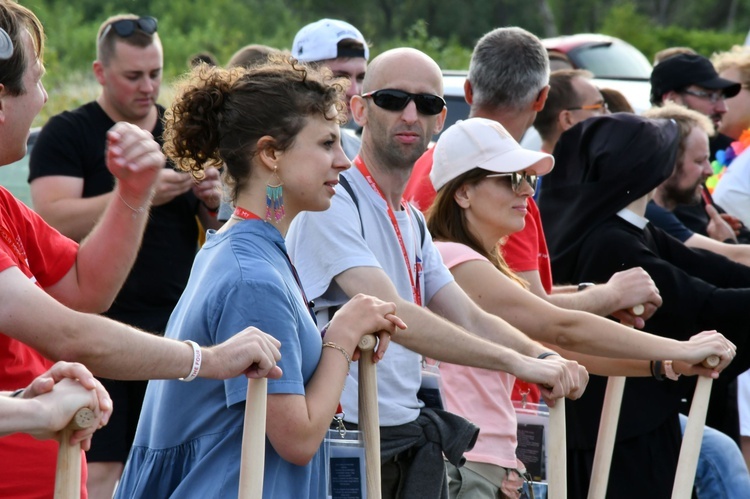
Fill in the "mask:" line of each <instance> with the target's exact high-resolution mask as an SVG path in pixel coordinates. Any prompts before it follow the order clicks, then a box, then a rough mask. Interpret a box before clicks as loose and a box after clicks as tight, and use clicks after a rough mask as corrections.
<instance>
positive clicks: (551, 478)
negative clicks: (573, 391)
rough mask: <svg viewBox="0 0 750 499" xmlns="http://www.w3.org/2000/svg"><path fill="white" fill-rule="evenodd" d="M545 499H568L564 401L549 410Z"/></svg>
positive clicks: (558, 400)
mask: <svg viewBox="0 0 750 499" xmlns="http://www.w3.org/2000/svg"><path fill="white" fill-rule="evenodd" d="M547 456H548V457H547V463H548V470H549V471H548V473H547V489H548V491H547V497H548V498H549V499H566V498H567V497H568V475H567V449H566V445H565V399H564V398H560V399H557V400H556V401H555V406H554V407H550V408H549V446H548V448H547Z"/></svg>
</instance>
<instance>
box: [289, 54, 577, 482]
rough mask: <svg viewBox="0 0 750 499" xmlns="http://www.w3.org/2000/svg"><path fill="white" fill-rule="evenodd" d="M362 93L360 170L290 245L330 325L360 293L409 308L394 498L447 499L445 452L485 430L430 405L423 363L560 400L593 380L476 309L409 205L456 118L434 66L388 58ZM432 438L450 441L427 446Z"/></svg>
mask: <svg viewBox="0 0 750 499" xmlns="http://www.w3.org/2000/svg"><path fill="white" fill-rule="evenodd" d="M363 91H364V93H363V94H362V95H361V96H355V97H353V98H352V101H351V108H352V114H353V116H354V119H355V120H356V121H357V123H358V124H360V125H361V126H362V127H363V131H362V148H361V150H360V154H359V156H357V158H355V160H354V165H355V166H354V167H353V168H351V169H350V170H349V171H347V172H344V173H342V174H341V175H340V176H339V181H340V184H341V185H338V186H337V188H336V196H334V198H333V202H332V206H331V208H330V209H328V210H327V211H325V212H320V213H310V212H306V213H302V214H301V215H300V216H299V217H298V218H297V219H295V221H294V223H293V224H292V226H291V228H290V230H289V233H288V234H287V248H288V250H289V254H290V257H291V258H292V261H293V262H294V264H295V266H296V267H297V270H298V272H299V275H300V278H301V280H302V283H303V286H304V288H305V290H306V292H307V293H308V296H311V297H314V301H315V305H316V312H317V313H318V323H319V324H325V323H326V322H327V321H328V320H329V318H330V316H331V315H332V313H333V311H334V310H335V309H336V308H338V307H339V306H341V305H342V304H343V303H345V302H346V301H348V300H349V298H351V297H352V296H354V295H356V294H357V293H369V294H372V295H374V296H378V297H379V298H381V299H388V300H391V301H394V302H396V303H398V307H399V311H400V313H402V314H403V315H404V316H405V318H404V320H405V322H407V324H409V329H408V330H407V331H406V332H404V334H402V335H400V336H399V337H394V338H393V342H394V343H392V344H391V347H390V348H389V351H388V355H386V356H385V357H384V358H383V359H382V360H381V361H380V362H379V363H378V398H379V401H378V402H379V410H380V424H381V434H380V435H381V458H382V478H383V497H447V495H441V494H447V488H446V481H445V466H444V464H443V457H442V456H443V454H444V455H445V457H446V459H448V460H449V461H451V462H454V464H455V463H457V462H458V461H459V460H460V459H461V457H462V454H463V452H464V451H465V450H466V449H467V448H470V447H471V446H472V445H473V440H474V439H475V437H476V431H477V429H476V427H475V426H473V425H472V424H470V423H468V422H467V421H466V420H464V419H463V418H460V417H458V416H455V415H452V414H449V413H447V412H445V411H439V410H435V409H434V408H426V407H424V404H423V403H422V402H421V401H420V400H419V399H418V396H417V394H418V391H419V389H420V383H421V367H420V360H421V358H422V356H425V357H429V358H433V359H437V360H441V361H446V362H451V363H454V364H463V365H470V366H474V367H481V368H485V369H492V370H502V371H506V372H509V373H512V374H514V375H516V376H518V377H520V378H522V379H525V380H528V381H530V382H532V383H539V384H540V385H542V386H543V387H544V388H542V391H543V393H544V395H545V396H546V397H547V398H548V399H549V400H550V401H551V402H552V401H554V400H555V399H557V398H559V397H563V396H569V397H572V398H577V397H579V396H580V395H581V394H582V392H583V390H584V388H585V386H586V383H587V381H588V374H587V373H586V371H585V369H583V368H582V367H580V366H579V365H578V364H577V363H575V362H571V361H567V360H565V359H563V358H561V357H560V356H558V355H550V353H549V352H548V351H547V349H546V348H545V347H543V346H542V345H541V344H539V343H537V342H534V341H532V340H530V339H529V338H528V337H526V336H525V335H524V334H523V333H521V332H520V331H518V330H517V329H515V328H513V327H512V326H510V325H509V324H508V323H507V322H505V321H503V320H502V319H500V318H498V317H496V316H492V315H490V314H487V313H486V312H484V311H482V310H481V309H480V308H479V307H478V306H477V305H475V304H474V302H473V301H472V300H471V299H470V298H469V297H468V296H467V295H466V294H465V293H464V292H463V291H462V290H461V288H460V287H459V286H458V285H457V284H456V283H455V282H454V280H453V277H452V276H451V274H450V271H449V270H448V269H447V268H446V267H445V266H444V265H443V263H442V259H441V258H440V255H439V254H438V252H437V249H436V248H435V246H434V244H433V242H432V238H431V237H430V235H429V233H427V231H426V229H425V226H424V218H423V215H422V214H421V213H419V212H418V211H417V210H416V209H415V208H413V207H412V206H410V205H408V204H407V203H406V202H404V201H403V199H402V196H403V193H404V188H405V187H406V183H407V182H408V180H409V175H410V173H411V170H412V167H413V165H414V161H416V160H417V158H419V157H420V156H421V155H422V153H423V152H424V151H425V149H426V148H427V144H428V143H429V141H430V138H431V137H432V135H433V134H434V133H436V132H438V131H440V129H441V128H442V126H443V123H444V119H445V114H446V108H445V103H444V100H443V98H442V94H443V85H442V77H441V72H440V68H439V67H438V65H437V64H436V63H435V61H433V60H432V59H431V58H430V57H429V56H427V55H426V54H424V53H422V52H420V51H418V50H414V49H409V48H399V49H393V50H389V51H387V52H384V53H382V54H380V55H379V56H378V57H376V58H375V59H373V60H372V62H371V63H370V66H369V68H368V71H367V74H366V75H365V80H364V83H363ZM469 331H470V332H469ZM351 374H352V375H351V376H349V378H348V379H347V382H346V386H345V388H344V392H343V394H342V398H341V403H342V406H343V409H344V413H345V416H344V421H345V423H346V424H347V425H349V427H354V426H356V424H357V423H358V416H359V415H358V411H357V396H356V394H357V380H358V371H357V369H356V368H355V366H352V373H351ZM425 435H436V436H437V435H439V437H436V438H431V437H428V440H430V442H429V443H428V444H422V443H420V442H424V440H425V438H424V437H425Z"/></svg>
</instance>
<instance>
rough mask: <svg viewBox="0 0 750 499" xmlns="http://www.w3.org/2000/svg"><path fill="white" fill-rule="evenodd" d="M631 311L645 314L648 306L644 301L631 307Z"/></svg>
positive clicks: (635, 313) (636, 313)
mask: <svg viewBox="0 0 750 499" xmlns="http://www.w3.org/2000/svg"><path fill="white" fill-rule="evenodd" d="M630 311H631V312H633V315H643V312H645V311H646V308H645V307H644V306H643V304H642V303H639V304H638V305H636V306H634V307H633V308H631V309H630Z"/></svg>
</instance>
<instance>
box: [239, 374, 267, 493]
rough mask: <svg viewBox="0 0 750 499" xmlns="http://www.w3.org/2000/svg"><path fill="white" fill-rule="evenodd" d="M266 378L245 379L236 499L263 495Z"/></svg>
mask: <svg viewBox="0 0 750 499" xmlns="http://www.w3.org/2000/svg"><path fill="white" fill-rule="evenodd" d="M267 394H268V379H267V378H257V379H256V378H251V379H248V380H247V395H246V397H245V420H244V422H243V427H242V450H241V453H240V486H239V493H238V495H237V497H238V498H239V499H261V498H262V497H263V476H264V475H263V473H264V471H265V462H266V414H267V405H268V398H267Z"/></svg>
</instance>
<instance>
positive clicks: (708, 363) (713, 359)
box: [702, 355, 721, 369]
mask: <svg viewBox="0 0 750 499" xmlns="http://www.w3.org/2000/svg"><path fill="white" fill-rule="evenodd" d="M720 362H721V359H720V358H719V356H718V355H710V356H708V357H706V359H705V360H704V361H703V362H702V364H703V367H708V368H709V369H713V368H714V367H716V366H718V365H719V363H720Z"/></svg>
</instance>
